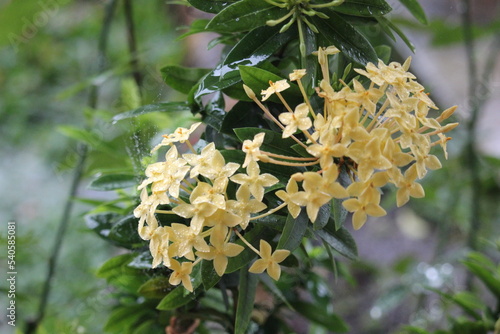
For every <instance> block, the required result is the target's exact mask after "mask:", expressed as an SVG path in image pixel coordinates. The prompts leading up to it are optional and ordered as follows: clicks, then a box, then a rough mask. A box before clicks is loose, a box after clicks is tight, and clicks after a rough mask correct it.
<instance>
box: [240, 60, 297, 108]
mask: <svg viewBox="0 0 500 334" xmlns="http://www.w3.org/2000/svg"><path fill="white" fill-rule="evenodd" d="M239 68H240V74H241V79H243V82H244V83H245V85H247V86H248V87H250V88H251V89H252V90H253V91H254V92H255V94H256V95H257V98H259V99H260V98H261V94H260V92H261V91H263V90H265V89H267V88H269V81H272V82H277V81H280V80H284V79H286V78H283V77H280V76H278V75H276V74H274V73H272V72H269V71H266V70H263V69H261V68H258V67H252V66H240V67H239ZM289 84H290V87H289V88H287V89H286V90H284V91H282V92H281V95H283V98H284V99H285V101H287V103H288V104H289V105H291V106H294V105H297V104H299V103H301V102H303V98H302V95H301V93H300V89H299V87H298V86H297V85H296V84H295V83H293V82H291V83H290V82H289ZM268 100H269V101H272V102H276V103H281V101H280V99H279V98H278V96H277V95H276V94H273V95H271V97H270V98H269V99H268Z"/></svg>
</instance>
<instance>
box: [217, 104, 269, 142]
mask: <svg viewBox="0 0 500 334" xmlns="http://www.w3.org/2000/svg"><path fill="white" fill-rule="evenodd" d="M263 124H265V121H264V120H263V113H262V110H260V108H259V107H258V106H257V105H256V104H255V103H253V102H245V101H239V102H237V103H236V104H235V105H234V106H233V107H232V108H231V110H229V111H228V112H227V113H226V115H225V117H224V120H223V121H222V126H221V129H220V131H221V132H223V133H226V134H229V135H233V136H234V135H235V133H234V131H233V130H234V129H235V128H257V127H261V126H262V125H263Z"/></svg>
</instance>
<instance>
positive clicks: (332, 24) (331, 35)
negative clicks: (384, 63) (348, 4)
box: [311, 10, 377, 65]
mask: <svg viewBox="0 0 500 334" xmlns="http://www.w3.org/2000/svg"><path fill="white" fill-rule="evenodd" d="M326 14H327V15H328V16H329V17H330V18H329V19H321V18H319V17H317V16H313V17H311V20H312V22H313V24H314V25H315V26H316V27H317V28H318V30H319V32H320V35H321V36H323V38H324V39H326V40H327V41H328V43H329V45H335V46H336V47H337V48H338V49H339V50H340V51H342V52H343V53H344V55H345V56H347V57H348V58H349V59H351V60H352V61H355V62H357V63H359V64H362V65H366V64H367V63H368V62H372V63H376V62H377V54H376V53H375V50H374V49H373V47H372V45H371V44H370V42H369V41H368V40H367V39H366V38H365V37H364V36H363V35H362V34H361V33H360V32H358V31H357V30H356V28H354V27H353V26H352V25H351V24H350V23H348V22H347V21H346V20H344V19H343V18H342V17H341V16H340V15H338V14H336V13H335V12H334V11H332V10H328V11H326ZM329 45H320V46H323V47H326V46H329Z"/></svg>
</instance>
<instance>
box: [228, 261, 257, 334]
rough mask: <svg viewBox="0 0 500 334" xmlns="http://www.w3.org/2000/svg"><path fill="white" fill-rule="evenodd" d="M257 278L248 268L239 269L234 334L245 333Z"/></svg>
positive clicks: (252, 304)
mask: <svg viewBox="0 0 500 334" xmlns="http://www.w3.org/2000/svg"><path fill="white" fill-rule="evenodd" d="M258 281H259V278H258V276H257V275H255V274H252V273H250V272H248V268H247V267H245V268H241V270H240V284H239V290H238V303H237V306H236V315H235V325H234V327H235V334H245V333H246V332H247V329H248V325H249V324H250V316H251V315H252V311H253V309H254V301H255V291H256V290H257V283H258Z"/></svg>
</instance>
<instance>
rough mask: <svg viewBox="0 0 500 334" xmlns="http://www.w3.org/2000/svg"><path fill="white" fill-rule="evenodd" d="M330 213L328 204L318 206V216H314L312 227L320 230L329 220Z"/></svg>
mask: <svg viewBox="0 0 500 334" xmlns="http://www.w3.org/2000/svg"><path fill="white" fill-rule="evenodd" d="M330 213H331V208H330V204H328V203H327V204H325V205H323V206H321V207H320V208H319V211H318V216H317V217H316V220H315V221H314V223H313V229H314V230H315V231H316V230H321V229H322V228H323V227H325V226H326V224H328V222H329V220H330Z"/></svg>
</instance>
